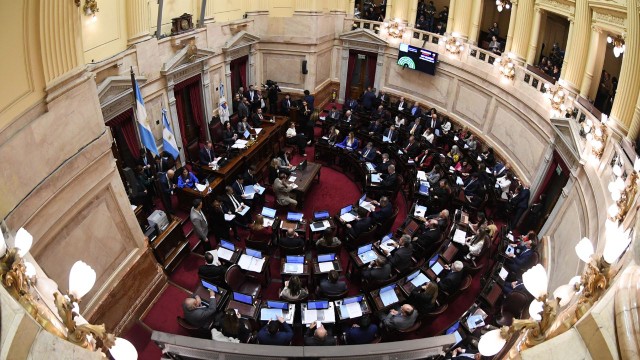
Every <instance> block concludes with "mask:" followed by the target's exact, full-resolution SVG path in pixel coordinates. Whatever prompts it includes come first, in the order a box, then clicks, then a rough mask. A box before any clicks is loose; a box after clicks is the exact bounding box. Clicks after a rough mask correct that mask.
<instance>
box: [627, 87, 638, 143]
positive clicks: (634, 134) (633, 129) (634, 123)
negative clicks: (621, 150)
mask: <svg viewBox="0 0 640 360" xmlns="http://www.w3.org/2000/svg"><path fill="white" fill-rule="evenodd" d="M636 93H637V90H636ZM638 134H640V96H638V101H637V102H636V109H635V111H634V112H633V119H632V120H631V126H630V127H629V133H628V134H627V138H628V139H629V140H631V142H632V143H634V144H635V140H636V139H638Z"/></svg>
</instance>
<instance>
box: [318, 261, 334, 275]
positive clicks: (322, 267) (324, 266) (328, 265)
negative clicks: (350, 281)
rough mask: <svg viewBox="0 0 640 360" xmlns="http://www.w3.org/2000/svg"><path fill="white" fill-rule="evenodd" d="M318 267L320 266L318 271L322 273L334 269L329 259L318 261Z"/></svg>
mask: <svg viewBox="0 0 640 360" xmlns="http://www.w3.org/2000/svg"><path fill="white" fill-rule="evenodd" d="M318 267H319V268H320V272H323V273H325V272H329V271H331V270H334V267H333V262H331V261H327V262H321V263H318Z"/></svg>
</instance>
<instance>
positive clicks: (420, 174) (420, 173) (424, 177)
mask: <svg viewBox="0 0 640 360" xmlns="http://www.w3.org/2000/svg"><path fill="white" fill-rule="evenodd" d="M416 178H417V179H418V180H425V181H426V180H427V173H426V172H424V171H422V170H418V174H417V175H416Z"/></svg>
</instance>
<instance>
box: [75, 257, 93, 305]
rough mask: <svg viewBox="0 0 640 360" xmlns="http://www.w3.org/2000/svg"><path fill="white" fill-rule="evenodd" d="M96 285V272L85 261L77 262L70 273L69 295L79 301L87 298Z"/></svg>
mask: <svg viewBox="0 0 640 360" xmlns="http://www.w3.org/2000/svg"><path fill="white" fill-rule="evenodd" d="M95 283H96V272H95V271H94V270H93V269H92V268H91V266H89V265H87V264H86V263H85V262H83V261H76V263H75V264H73V266H72V267H71V271H70V272H69V293H70V294H72V295H73V296H75V297H76V298H77V299H81V298H82V297H83V296H85V295H86V294H87V293H88V292H89V291H90V290H91V288H92V287H93V285H94V284H95Z"/></svg>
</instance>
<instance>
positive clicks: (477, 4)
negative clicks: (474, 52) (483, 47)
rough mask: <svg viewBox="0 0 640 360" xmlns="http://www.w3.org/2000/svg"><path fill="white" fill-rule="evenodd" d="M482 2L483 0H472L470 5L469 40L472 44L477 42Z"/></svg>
mask: <svg viewBox="0 0 640 360" xmlns="http://www.w3.org/2000/svg"><path fill="white" fill-rule="evenodd" d="M482 3H483V0H473V5H472V7H471V29H470V30H469V41H470V42H471V43H472V44H478V43H479V41H478V36H480V20H481V19H482Z"/></svg>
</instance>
